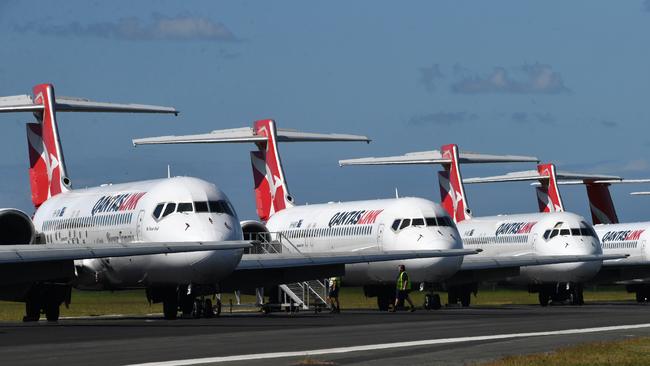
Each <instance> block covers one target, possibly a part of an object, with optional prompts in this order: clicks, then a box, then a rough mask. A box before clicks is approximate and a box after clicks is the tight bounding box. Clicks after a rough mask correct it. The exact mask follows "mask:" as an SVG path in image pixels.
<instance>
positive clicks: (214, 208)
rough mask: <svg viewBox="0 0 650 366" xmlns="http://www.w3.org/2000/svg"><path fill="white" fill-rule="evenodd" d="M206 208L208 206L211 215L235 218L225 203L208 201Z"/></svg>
mask: <svg viewBox="0 0 650 366" xmlns="http://www.w3.org/2000/svg"><path fill="white" fill-rule="evenodd" d="M208 206H210V212H212V213H221V214H226V215H230V216H235V213H234V212H233V210H232V209H231V206H230V205H229V204H228V202H226V201H209V202H208Z"/></svg>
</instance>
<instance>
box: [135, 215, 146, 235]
mask: <svg viewBox="0 0 650 366" xmlns="http://www.w3.org/2000/svg"><path fill="white" fill-rule="evenodd" d="M143 221H144V210H140V212H139V213H138V221H137V223H136V227H135V236H136V239H137V240H138V241H141V240H142V236H143V235H142V226H143V223H142V222H143Z"/></svg>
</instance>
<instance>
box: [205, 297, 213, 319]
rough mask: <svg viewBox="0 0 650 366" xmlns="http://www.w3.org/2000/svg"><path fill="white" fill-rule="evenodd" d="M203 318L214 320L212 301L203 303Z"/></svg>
mask: <svg viewBox="0 0 650 366" xmlns="http://www.w3.org/2000/svg"><path fill="white" fill-rule="evenodd" d="M203 317H204V318H212V317H214V309H213V308H212V300H210V299H205V301H204V302H203Z"/></svg>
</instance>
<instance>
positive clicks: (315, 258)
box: [236, 249, 478, 270]
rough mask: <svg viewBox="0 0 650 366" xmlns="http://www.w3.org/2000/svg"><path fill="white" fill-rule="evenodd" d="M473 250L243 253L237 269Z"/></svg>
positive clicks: (446, 254) (434, 255)
mask: <svg viewBox="0 0 650 366" xmlns="http://www.w3.org/2000/svg"><path fill="white" fill-rule="evenodd" d="M477 253H478V251H476V250H472V249H447V250H395V251H385V252H329V253H280V254H245V255H244V256H243V257H242V260H241V262H239V265H238V266H237V268H236V270H250V269H270V268H296V267H307V266H322V265H335V264H353V263H368V262H384V261H393V260H406V259H416V258H438V257H457V256H467V255H472V254H477Z"/></svg>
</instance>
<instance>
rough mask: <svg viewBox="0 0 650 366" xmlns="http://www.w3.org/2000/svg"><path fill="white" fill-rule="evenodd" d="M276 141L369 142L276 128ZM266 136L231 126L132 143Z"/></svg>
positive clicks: (201, 141)
mask: <svg viewBox="0 0 650 366" xmlns="http://www.w3.org/2000/svg"><path fill="white" fill-rule="evenodd" d="M276 136H277V141H278V142H323V141H363V142H370V139H369V138H368V137H366V136H359V135H347V134H338V133H311V132H300V131H297V130H292V129H282V128H278V129H277V135H276ZM267 140H268V138H267V137H265V136H260V135H256V134H255V132H254V130H253V128H250V127H242V128H231V129H225V130H215V131H212V132H209V133H203V134H197V135H181V136H160V137H148V138H141V139H134V140H133V145H135V146H138V145H159V144H208V143H239V142H242V143H244V142H264V141H267Z"/></svg>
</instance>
